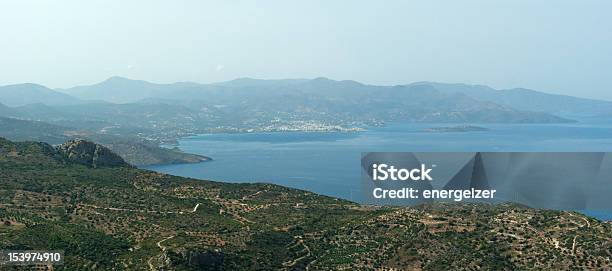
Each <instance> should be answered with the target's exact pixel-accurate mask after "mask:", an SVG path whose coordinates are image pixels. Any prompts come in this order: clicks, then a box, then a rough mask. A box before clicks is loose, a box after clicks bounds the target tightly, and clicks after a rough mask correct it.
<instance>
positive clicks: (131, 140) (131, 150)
mask: <svg viewBox="0 0 612 271" xmlns="http://www.w3.org/2000/svg"><path fill="white" fill-rule="evenodd" d="M0 109H1V108H0ZM0 127H1V128H2V129H0V137H5V138H8V139H10V140H15V141H43V142H49V143H51V144H60V143H63V142H65V141H67V140H70V139H75V138H85V139H90V140H95V141H97V142H100V143H101V144H102V145H104V146H106V147H108V148H110V149H111V150H113V151H114V152H116V153H118V154H119V155H120V156H121V157H123V158H124V159H125V160H126V161H128V162H129V163H131V164H133V165H138V166H146V165H157V164H178V163H199V162H202V161H208V160H210V158H208V157H205V156H201V155H196V154H190V153H185V152H182V151H180V150H177V149H167V148H162V147H159V146H158V145H157V144H155V143H153V142H148V141H146V140H143V139H140V138H138V137H135V136H127V135H126V136H117V135H108V134H100V133H95V132H90V131H87V130H82V129H75V128H70V127H65V126H61V125H56V124H50V123H46V122H42V121H31V120H22V119H15V118H6V117H0Z"/></svg>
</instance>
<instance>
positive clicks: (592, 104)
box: [412, 82, 612, 116]
mask: <svg viewBox="0 0 612 271" xmlns="http://www.w3.org/2000/svg"><path fill="white" fill-rule="evenodd" d="M412 85H428V86H432V87H434V88H436V89H439V90H440V91H443V92H447V93H463V94H465V95H468V96H470V97H472V98H474V99H476V100H479V101H490V102H494V103H497V104H500V105H504V106H508V107H512V108H516V109H519V110H526V111H535V112H546V113H550V114H556V115H562V116H565V115H570V116H601V115H610V114H612V102H610V101H601V100H594V99H584V98H578V97H572V96H566V95H556V94H548V93H544V92H540V91H536V90H531V89H524V88H515V89H503V90H497V89H493V88H490V87H487V86H481V85H467V84H443V83H433V82H420V83H414V84H412Z"/></svg>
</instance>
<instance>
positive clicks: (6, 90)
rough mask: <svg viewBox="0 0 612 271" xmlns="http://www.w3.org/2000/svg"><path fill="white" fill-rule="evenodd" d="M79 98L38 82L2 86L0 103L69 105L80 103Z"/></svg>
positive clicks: (0, 87) (12, 104)
mask: <svg viewBox="0 0 612 271" xmlns="http://www.w3.org/2000/svg"><path fill="white" fill-rule="evenodd" d="M80 102H81V101H79V99H77V98H74V97H72V96H70V95H66V94H64V93H61V92H57V91H54V90H51V89H49V88H47V87H45V86H41V85H37V84H16V85H7V86H0V103H2V104H5V105H8V106H22V105H27V104H33V103H44V104H47V105H67V104H76V103H80Z"/></svg>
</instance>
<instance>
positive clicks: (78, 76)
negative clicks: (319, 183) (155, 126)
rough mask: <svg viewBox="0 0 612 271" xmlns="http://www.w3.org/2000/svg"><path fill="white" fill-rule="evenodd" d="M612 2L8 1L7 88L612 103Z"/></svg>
mask: <svg viewBox="0 0 612 271" xmlns="http://www.w3.org/2000/svg"><path fill="white" fill-rule="evenodd" d="M611 10H612V1H608V0H573V1H569V0H550V1H545V0H462V1H458V0H447V1H442V0H428V1H409V0H399V1H394V0H386V1H360V0H333V1H330V0H295V1H287V0H278V1H268V0H257V1H256V0H253V1H239V0H233V1H232V0H223V1H221V0H219V1H203V0H182V1H168V0H165V1H160V0H131V1H125V0H88V1H82V0H57V1H48V0H6V1H0V85H6V84H14V83H24V82H32V83H39V84H43V85H46V86H48V87H52V88H66V87H71V86H75V85H84V84H93V83H96V82H100V81H102V80H104V79H106V78H108V77H111V76H115V75H117V76H124V77H128V78H133V79H141V80H147V81H151V82H159V83H169V82H177V81H194V82H201V83H209V82H219V81H226V80H231V79H235V78H239V77H252V78H261V79H280V78H314V77H319V76H324V77H329V78H332V79H337V80H345V79H351V80H357V81H360V82H364V83H369V84H379V85H396V84H406V83H411V82H415V81H437V82H448V83H468V84H484V85H489V86H492V87H494V88H500V89H502V88H516V87H524V88H532V89H536V90H541V91H545V92H550V93H560V94H568V95H573V96H580V97H591V98H599V99H606V100H612V80H611V79H612V76H611V75H612V16H609V14H610V11H611Z"/></svg>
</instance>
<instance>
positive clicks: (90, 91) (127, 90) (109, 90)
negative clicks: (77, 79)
mask: <svg viewBox="0 0 612 271" xmlns="http://www.w3.org/2000/svg"><path fill="white" fill-rule="evenodd" d="M194 85H196V86H197V85H199V84H195V83H193V84H192V83H174V84H154V83H150V82H147V81H142V80H132V79H127V78H124V77H119V76H114V77H111V78H108V79H106V80H104V81H102V82H100V83H97V84H94V85H90V86H77V87H73V88H67V89H58V91H61V92H63V93H67V94H69V95H72V96H74V97H78V98H80V99H83V100H99V101H107V102H111V103H133V102H138V101H140V100H143V99H147V98H152V97H158V96H164V95H167V94H171V93H172V92H173V91H175V90H180V89H183V88H190V87H192V86H194Z"/></svg>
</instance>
